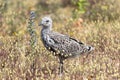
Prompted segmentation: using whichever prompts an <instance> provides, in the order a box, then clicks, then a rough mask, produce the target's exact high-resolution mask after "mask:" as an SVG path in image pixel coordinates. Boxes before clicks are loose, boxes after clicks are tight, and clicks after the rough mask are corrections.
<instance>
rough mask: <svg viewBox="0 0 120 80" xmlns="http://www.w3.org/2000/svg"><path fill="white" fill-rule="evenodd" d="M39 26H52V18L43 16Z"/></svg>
mask: <svg viewBox="0 0 120 80" xmlns="http://www.w3.org/2000/svg"><path fill="white" fill-rule="evenodd" d="M39 26H42V27H43V28H51V27H52V19H51V18H50V17H47V16H46V17H43V18H42V20H41V22H40V24H39Z"/></svg>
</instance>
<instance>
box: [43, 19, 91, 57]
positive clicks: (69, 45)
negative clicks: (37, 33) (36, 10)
mask: <svg viewBox="0 0 120 80" xmlns="http://www.w3.org/2000/svg"><path fill="white" fill-rule="evenodd" d="M43 19H44V21H46V22H43V23H45V24H42V26H43V28H42V30H41V39H42V41H43V44H44V45H45V47H46V48H47V49H48V50H49V51H52V52H53V53H54V55H59V56H61V57H63V58H64V59H66V58H69V57H75V56H78V55H80V54H82V53H85V52H88V51H91V49H92V47H91V46H86V45H84V44H83V43H82V42H79V41H77V40H76V39H74V38H71V37H69V36H67V35H63V34H60V33H58V32H54V31H52V30H50V29H51V28H52V26H46V25H47V23H49V24H50V20H51V19H50V18H43ZM51 24H52V22H51Z"/></svg>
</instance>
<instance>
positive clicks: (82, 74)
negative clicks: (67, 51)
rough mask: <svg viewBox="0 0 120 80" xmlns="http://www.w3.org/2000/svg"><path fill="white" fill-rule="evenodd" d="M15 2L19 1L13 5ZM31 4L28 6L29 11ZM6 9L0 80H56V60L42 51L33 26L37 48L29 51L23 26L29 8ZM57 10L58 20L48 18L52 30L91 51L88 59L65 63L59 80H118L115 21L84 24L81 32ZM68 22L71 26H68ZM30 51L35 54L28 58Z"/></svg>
mask: <svg viewBox="0 0 120 80" xmlns="http://www.w3.org/2000/svg"><path fill="white" fill-rule="evenodd" d="M17 1H19V0H16V1H15V2H14V3H16V2H17ZM22 3H23V4H21V6H25V5H27V4H30V3H31V2H29V1H28V2H24V1H23V2H22ZM34 4H35V3H33V4H31V6H32V7H33V5H34ZM8 6H11V8H10V7H9V8H8V9H7V11H6V12H4V11H3V14H4V15H2V17H3V18H2V20H3V21H2V26H1V27H0V80H25V79H26V80H60V79H61V78H60V77H59V75H58V67H59V64H58V59H57V57H55V56H53V55H52V54H51V53H50V52H48V51H47V50H46V49H45V48H44V46H43V44H42V42H41V40H40V34H39V31H40V29H39V27H37V26H36V27H35V29H36V32H37V36H36V37H37V40H38V41H37V46H36V48H35V49H34V50H33V49H31V47H30V45H29V39H30V36H29V34H28V32H27V30H26V29H27V24H26V22H28V18H29V15H28V12H29V7H30V5H29V6H27V7H24V8H23V9H21V10H15V8H16V7H15V5H14V6H12V5H11V4H9V5H8ZM16 6H17V5H16ZM20 8H21V7H20ZM11 9H14V10H15V12H17V11H19V13H15V12H14V11H13V12H11ZM61 10H62V9H59V10H58V13H57V11H56V14H60V16H58V17H56V16H55V15H56V14H55V15H54V14H52V15H53V16H52V17H53V20H54V24H53V26H54V27H53V28H54V30H56V31H58V32H60V33H63V34H68V35H70V36H72V37H74V38H76V39H78V40H81V41H82V42H84V43H87V44H90V45H92V46H94V47H95V50H94V51H93V52H91V53H90V54H89V55H88V56H87V55H86V54H84V55H81V56H80V57H77V58H74V59H68V60H65V62H64V68H65V70H66V72H64V74H63V76H62V80H119V79H120V23H119V21H117V20H116V21H115V22H102V21H100V22H85V21H84V22H83V25H84V26H83V27H82V29H81V27H80V28H79V27H77V28H76V27H74V26H73V25H74V22H73V21H72V20H71V19H70V17H69V15H67V16H65V14H67V12H66V13H65V14H63V13H64V12H61ZM64 10H65V9H64ZM66 10H68V9H66ZM69 10H70V9H69ZM59 12H61V13H59ZM37 14H39V13H37ZM40 14H42V13H40ZM16 15H18V16H16ZM13 17H14V18H13ZM18 17H19V18H18ZM26 18H27V19H26ZM37 21H38V20H36V23H35V24H36V25H37V24H38V22H37ZM71 21H72V23H70V22H71ZM72 24H73V25H72ZM34 51H35V54H33V55H31V54H32V53H33V52H34Z"/></svg>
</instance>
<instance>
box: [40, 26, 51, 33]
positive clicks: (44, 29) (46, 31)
mask: <svg viewBox="0 0 120 80" xmlns="http://www.w3.org/2000/svg"><path fill="white" fill-rule="evenodd" d="M51 31H52V28H51V27H44V26H43V28H42V30H41V34H42V35H45V34H49V33H50V32H51Z"/></svg>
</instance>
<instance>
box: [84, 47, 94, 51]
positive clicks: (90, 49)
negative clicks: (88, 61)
mask: <svg viewBox="0 0 120 80" xmlns="http://www.w3.org/2000/svg"><path fill="white" fill-rule="evenodd" d="M94 49H95V48H94V47H92V46H85V48H84V52H90V51H92V50H94Z"/></svg>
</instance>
